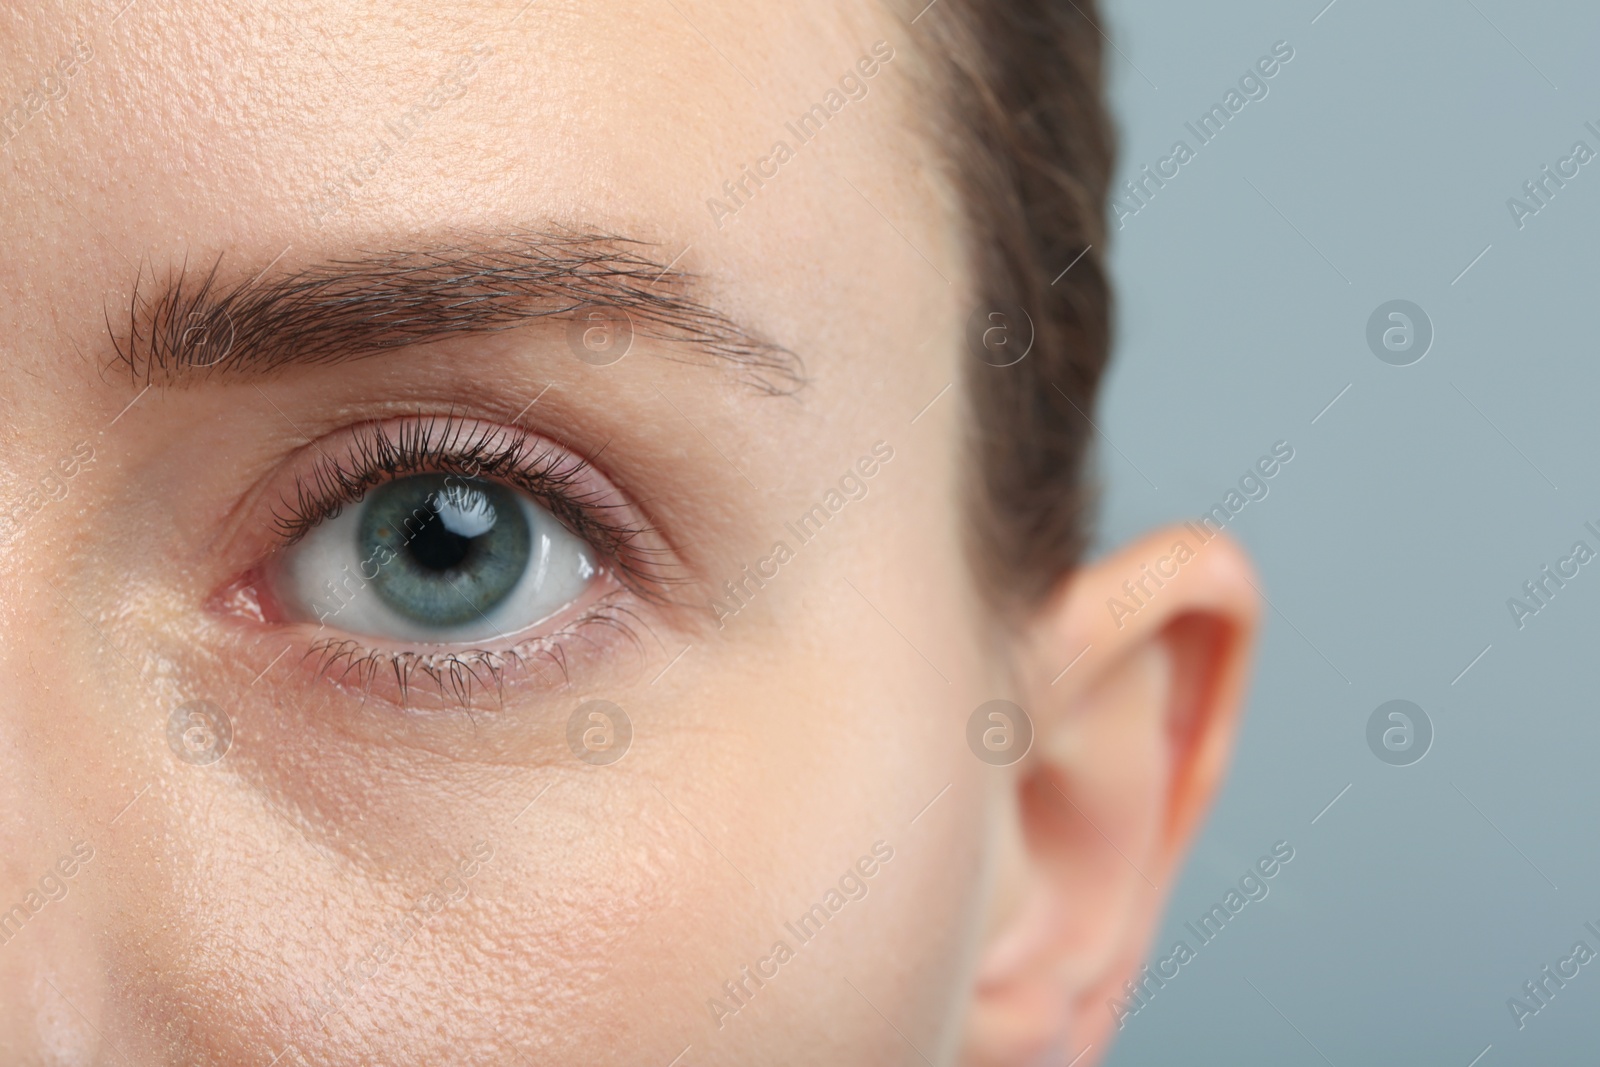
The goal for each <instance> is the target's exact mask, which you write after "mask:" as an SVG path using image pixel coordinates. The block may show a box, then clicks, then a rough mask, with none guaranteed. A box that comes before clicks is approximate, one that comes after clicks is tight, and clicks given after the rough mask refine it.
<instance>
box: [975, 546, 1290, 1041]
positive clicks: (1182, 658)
mask: <svg viewBox="0 0 1600 1067" xmlns="http://www.w3.org/2000/svg"><path fill="white" fill-rule="evenodd" d="M1163 561H1164V562H1163ZM1167 575H1170V576H1167ZM1257 600H1258V596H1257V593H1256V590H1255V587H1254V584H1253V582H1252V580H1251V576H1250V567H1249V563H1248V561H1247V560H1246V559H1245V557H1244V555H1243V553H1242V552H1241V551H1240V549H1239V548H1238V547H1237V546H1236V545H1235V544H1234V543H1233V542H1232V541H1231V540H1229V539H1227V538H1225V537H1220V536H1219V537H1213V538H1211V539H1210V540H1208V541H1204V542H1201V541H1199V539H1198V538H1197V537H1196V536H1195V534H1194V532H1193V528H1192V527H1179V528H1171V529H1166V530H1162V531H1158V532H1156V533H1154V534H1151V535H1149V536H1147V537H1145V538H1142V539H1141V540H1140V541H1138V542H1136V543H1135V544H1133V545H1130V546H1129V547H1127V548H1126V549H1124V550H1122V551H1120V552H1118V553H1116V554H1114V555H1112V556H1110V557H1107V558H1106V559H1104V560H1101V561H1098V562H1096V563H1094V564H1092V565H1089V566H1085V567H1083V568H1080V569H1079V570H1078V571H1077V572H1076V573H1075V574H1073V575H1072V576H1071V577H1070V578H1068V579H1067V580H1065V581H1064V582H1063V583H1062V586H1061V588H1060V589H1059V590H1057V592H1056V594H1055V595H1054V596H1053V597H1052V598H1051V599H1050V601H1048V602H1047V603H1046V605H1045V606H1044V608H1043V609H1042V610H1041V611H1040V612H1039V614H1038V615H1037V616H1036V617H1035V618H1034V619H1033V620H1032V621H1031V622H1030V623H1029V627H1028V633H1027V635H1026V638H1025V641H1024V644H1023V647H1021V648H1020V649H1019V651H1018V666H1019V673H1020V675H1021V679H1022V680H1021V683H1020V696H1021V700H1020V701H1019V703H1022V705H1023V707H1024V709H1025V710H1026V711H1027V712H1028V713H1029V715H1030V717H1031V718H1032V719H1033V723H1034V731H1035V738H1036V739H1035V743H1034V749H1033V751H1032V752H1031V753H1030V754H1029V756H1028V758H1027V759H1025V760H1024V761H1023V762H1021V763H1019V764H1017V765H1016V766H1014V767H1012V768H1008V769H1005V770H1002V771H997V772H996V773H997V774H1005V775H1008V776H1009V777H1008V778H1007V779H1006V780H1005V781H1004V782H1002V783H999V787H1002V788H1004V789H1005V790H1006V791H1007V793H1008V795H1009V797H1010V799H1011V802H1010V803H1008V804H1004V805H1000V806H999V807H1000V810H1001V813H1002V814H1001V815H1000V816H999V818H1000V819H1001V820H1003V823H1002V824H1001V825H997V826H995V827H994V828H993V832H994V833H996V834H997V835H999V839H1000V840H1001V841H1002V842H1004V843H1005V844H1004V845H1003V847H1002V849H1001V852H1002V854H1003V859H1002V861H1001V869H1000V871H999V873H998V875H997V892H996V894H995V897H994V900H995V904H994V910H995V914H993V915H992V916H991V923H990V927H989V928H990V929H991V930H993V931H994V933H993V936H992V937H991V939H990V942H989V944H988V946H987V949H986V951H985V952H984V954H983V957H982V962H981V964H980V967H979V972H978V975H977V978H976V983H975V988H974V995H973V1005H972V1016H971V1021H970V1024H969V1027H968V1042H967V1060H966V1062H967V1063H969V1064H973V1065H978V1064H983V1065H991V1064H992V1065H1000V1064H1008V1065H1009V1064H1018V1065H1021V1064H1031V1063H1033V1062H1038V1061H1039V1058H1040V1057H1041V1056H1045V1055H1053V1051H1052V1050H1053V1049H1056V1048H1058V1047H1064V1046H1071V1047H1070V1049H1069V1054H1068V1055H1067V1056H1066V1057H1065V1059H1062V1060H1061V1062H1066V1061H1067V1060H1070V1059H1071V1058H1072V1056H1074V1055H1077V1054H1078V1053H1079V1052H1080V1051H1082V1050H1083V1049H1084V1048H1085V1046H1088V1045H1091V1044H1092V1045H1093V1046H1095V1047H1094V1049H1093V1051H1092V1052H1091V1053H1090V1054H1089V1055H1087V1056H1085V1058H1084V1059H1083V1060H1082V1061H1080V1065H1079V1067H1083V1065H1086V1064H1088V1063H1090V1062H1093V1061H1094V1060H1095V1059H1097V1058H1098V1056H1099V1055H1100V1053H1102V1052H1103V1051H1104V1047H1105V1045H1106V1043H1107V1042H1108V1041H1109V1039H1110V1038H1111V1036H1112V1035H1113V1034H1114V1033H1115V1031H1116V1030H1117V1029H1119V1028H1120V1027H1121V1026H1124V1025H1126V1022H1127V1019H1126V1013H1125V1012H1124V1013H1121V1014H1119V1012H1118V1011H1117V1003H1118V1001H1119V1000H1120V1001H1123V1002H1126V1000H1127V996H1128V990H1127V989H1126V988H1125V986H1126V985H1127V984H1128V983H1131V982H1133V981H1134V979H1135V978H1136V977H1137V972H1138V970H1139V964H1140V962H1141V961H1142V959H1143V957H1144V955H1145V954H1146V952H1147V950H1148V948H1149V939H1150V937H1151V936H1152V934H1153V933H1154V931H1155V929H1156V926H1157V924H1158V921H1159V918H1160V907H1161V904H1162V902H1163V901H1164V899H1165V896H1166V890H1167V888H1168V886H1169V884H1170V882H1171V880H1172V877H1173V874H1174V871H1175V869H1176V866H1177V864H1178V861H1179V860H1180V859H1181V857H1182V855H1183V853H1184V851H1185V850H1186V848H1187V846H1188V844H1189V841H1190V839H1191V837H1192V835H1193V834H1194V832H1195V829H1196V827H1197V826H1198V824H1199V820H1200V818H1201V817H1202V816H1203V814H1204V812H1205V810H1206V809H1207V807H1208V806H1209V804H1210V801H1211V798H1212V796H1213V794H1214V793H1215V790H1216V788H1217V786H1218V784H1219V783H1220V780H1221V777H1222V773H1223V769H1224V766H1225V764H1226V757H1227V752H1228V749H1229V746H1230V744H1231V740H1232V735H1233V729H1234V724H1235V721H1236V718H1237V713H1238V710H1239V705H1240V702H1241V697H1242V689H1243V683H1244V678H1245V668H1246V665H1247V661H1248V657H1249V650H1250V647H1251V645H1252V642H1253V637H1254V632H1255V627H1256V621H1257V615H1258V607H1257ZM1069 664H1070V666H1068V665H1069Z"/></svg>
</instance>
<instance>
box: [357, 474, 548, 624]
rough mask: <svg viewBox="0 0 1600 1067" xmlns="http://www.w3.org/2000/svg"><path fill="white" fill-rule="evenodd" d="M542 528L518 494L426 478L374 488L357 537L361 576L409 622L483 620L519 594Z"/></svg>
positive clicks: (471, 481)
mask: <svg viewBox="0 0 1600 1067" xmlns="http://www.w3.org/2000/svg"><path fill="white" fill-rule="evenodd" d="M533 534H534V530H533V529H532V528H531V527H530V526H529V524H528V520H527V517H526V515H525V514H524V512H523V507H522V505H521V504H520V503H519V502H518V500H517V498H516V496H515V495H514V494H513V492H512V490H510V489H507V488H506V487H505V486H502V485H498V484H496V483H494V482H489V481H483V480H480V479H476V478H461V477H459V476H457V475H453V474H452V475H441V474H421V475H414V476H412V477H409V478H399V479H396V480H395V481H392V482H389V483H387V484H386V485H382V486H379V487H378V488H376V489H374V490H373V492H372V494H371V496H369V497H368V498H367V501H366V502H365V504H364V505H363V510H362V517H361V523H360V529H359V531H358V533H357V536H356V545H357V551H358V552H359V553H360V559H361V574H362V576H363V577H365V578H367V579H368V580H370V581H371V582H372V583H373V587H374V589H375V591H376V593H377V595H378V596H379V597H381V598H382V599H383V601H384V602H385V603H386V604H387V605H388V606H389V607H390V608H392V609H393V610H394V611H396V612H398V613H399V614H400V616H401V617H402V618H404V619H407V620H410V621H412V622H415V623H417V624H419V625H421V626H425V627H451V626H460V625H462V624H471V623H478V622H481V621H482V620H483V619H484V618H485V617H486V616H488V615H489V614H490V613H491V612H493V611H494V610H495V608H496V607H497V606H499V605H500V604H501V603H502V602H503V601H504V600H505V599H506V597H508V596H510V595H511V593H512V592H513V591H514V590H515V589H516V588H517V585H518V583H519V582H520V581H521V580H522V578H523V576H524V575H525V574H526V573H527V571H528V567H529V563H530V561H531V560H532V558H533V557H532V551H533Z"/></svg>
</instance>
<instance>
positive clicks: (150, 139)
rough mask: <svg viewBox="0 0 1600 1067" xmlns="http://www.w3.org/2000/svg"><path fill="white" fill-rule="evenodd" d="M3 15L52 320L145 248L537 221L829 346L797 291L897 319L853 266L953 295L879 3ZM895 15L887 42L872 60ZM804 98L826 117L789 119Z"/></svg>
mask: <svg viewBox="0 0 1600 1067" xmlns="http://www.w3.org/2000/svg"><path fill="white" fill-rule="evenodd" d="M3 19H4V21H3V24H0V26H3V28H0V65H3V67H4V68H5V69H6V70H7V71H8V72H9V76H10V79H11V83H12V84H11V86H10V90H9V91H10V93H11V96H12V97H14V98H15V99H16V100H17V101H21V102H22V107H23V108H24V110H25V111H27V110H28V108H29V105H30V102H31V103H33V104H37V105H38V109H37V111H35V112H29V113H28V114H27V115H26V118H25V120H24V121H22V122H19V123H14V126H15V129H14V131H11V132H10V141H9V143H8V144H7V146H6V151H7V153H8V155H9V159H8V161H7V166H8V167H9V170H10V173H9V174H8V175H7V176H6V179H5V180H6V184H7V185H8V186H10V188H11V189H12V191H13V195H9V196H7V197H6V202H7V206H5V207H0V227H3V228H4V231H5V233H6V237H7V242H8V247H9V248H10V249H11V250H12V255H10V256H8V257H7V259H6V261H5V262H4V263H0V280H3V281H4V282H5V286H4V288H5V290H6V291H8V292H10V293H13V294H20V293H26V292H33V293H39V292H40V291H41V289H42V288H43V287H47V286H48V287H49V291H50V296H51V298H52V299H51V301H50V302H51V304H52V307H53V308H54V309H55V311H56V314H57V317H58V318H59V317H60V316H61V314H62V313H63V312H65V313H66V316H67V317H68V318H74V319H82V318H84V317H89V318H100V310H101V307H102V305H105V304H111V305H113V306H114V305H115V304H116V303H118V300H117V294H124V293H125V292H126V291H127V290H128V289H129V288H130V286H131V283H132V280H133V277H134V275H135V274H136V273H137V272H138V270H139V269H140V268H142V267H143V268H146V269H152V268H153V269H154V270H155V271H156V272H157V273H160V272H162V271H164V270H166V269H167V268H168V267H169V266H170V265H172V264H174V263H182V262H184V261H187V262H189V263H190V264H193V263H195V262H197V261H198V262H206V261H208V260H210V259H213V258H215V257H216V256H218V255H226V256H228V257H232V258H233V259H235V260H237V261H238V262H240V263H241V265H243V264H255V265H265V264H267V263H269V262H271V261H272V260H273V258H274V257H275V256H277V255H279V254H280V253H284V254H286V256H287V258H286V259H285V261H284V262H285V263H289V262H294V261H304V260H315V259H316V258H318V257H319V256H320V255H336V254H338V253H339V252H341V251H342V250H344V249H345V248H347V247H350V246H351V245H352V244H354V245H359V246H366V247H373V246H382V245H383V244H384V243H385V242H387V241H390V240H392V239H393V238H394V236H395V235H403V234H409V233H416V232H429V231H433V230H439V229H446V228H448V229H454V230H461V229H469V230H470V229H472V228H475V227H481V228H483V229H485V230H490V231H495V232H501V231H505V230H507V229H515V228H517V227H519V226H533V225H539V224H544V223H547V222H550V221H555V222H558V223H564V224H572V225H579V226H583V227H599V228H602V229H608V230H612V231H614V232H618V233H625V234H629V235H632V236H641V237H644V238H645V239H647V240H651V241H655V242H658V243H659V244H660V246H661V248H662V250H663V252H664V256H663V258H664V259H670V258H672V257H673V256H675V255H678V254H679V253H682V254H683V255H684V256H685V259H684V261H683V262H684V265H686V266H689V267H691V268H693V269H695V270H696V271H697V272H705V273H709V274H712V275H717V274H721V275H723V276H726V277H732V278H736V279H737V284H734V285H732V286H731V288H732V289H733V290H734V291H733V292H732V293H731V294H729V295H728V298H727V299H728V300H730V301H731V302H733V303H735V304H742V305H744V306H743V307H736V308H734V309H733V310H735V311H738V312H742V313H748V314H749V315H750V317H751V319H752V320H754V322H755V323H756V324H757V325H758V326H760V327H762V328H763V329H764V330H765V332H767V333H769V334H770V335H773V336H776V337H780V338H784V339H792V340H799V339H800V336H801V335H803V334H806V333H809V334H811V335H812V337H811V340H812V341H813V343H815V344H817V345H819V346H820V347H822V348H824V349H826V348H832V347H836V346H835V345H834V344H833V343H832V339H831V338H830V337H829V336H828V334H829V333H830V331H831V329H832V327H831V326H830V324H829V323H828V322H825V321H820V320H819V318H818V316H816V315H815V314H814V313H808V312H807V311H806V310H805V309H804V308H803V307H802V306H801V303H804V302H806V301H809V302H810V303H811V304H812V306H813V307H814V306H816V305H817V304H818V303H821V304H825V305H827V306H830V307H832V308H834V309H835V314H834V315H833V316H832V317H833V318H834V319H836V320H837V319H841V318H842V319H845V320H851V319H855V320H859V319H860V318H862V317H871V316H877V317H879V318H881V317H882V314H881V313H882V310H883V304H884V300H883V298H882V297H881V296H880V297H879V298H878V299H876V300H874V299H873V298H872V297H871V296H870V294H865V293H861V292H859V291H852V290H851V288H850V285H849V284H846V283H848V282H851V281H852V280H853V278H852V276H854V275H856V274H857V273H858V271H859V270H860V269H861V268H862V267H863V266H864V265H865V264H869V263H870V264H871V265H872V271H871V276H872V277H873V278H874V279H875V281H876V283H877V286H878V287H880V291H881V289H882V287H888V293H889V294H891V295H892V299H894V300H896V301H897V302H898V303H899V304H901V305H903V306H906V308H907V311H908V312H909V315H910V316H912V317H908V318H907V320H906V321H907V322H908V323H909V322H914V321H917V319H916V317H915V316H917V315H918V313H919V312H922V313H923V315H924V317H923V318H922V321H928V320H927V318H926V317H925V313H926V310H927V308H926V307H923V308H918V307H917V305H918V304H920V303H921V301H922V300H928V301H930V302H932V301H935V300H942V299H947V296H946V290H947V288H948V286H949V284H950V280H949V279H950V276H951V274H952V271H951V270H950V269H948V267H945V268H944V269H942V270H941V269H939V268H935V267H932V266H931V263H933V262H944V260H943V259H942V258H941V255H942V252H944V251H945V250H944V249H943V248H942V244H943V242H944V241H945V240H946V237H945V235H944V234H943V233H941V232H940V231H941V228H942V227H941V225H939V224H938V223H937V222H936V220H939V219H941V218H943V217H944V216H943V213H942V212H941V210H940V208H939V197H938V196H937V194H936V193H935V191H934V183H933V182H932V181H930V180H929V178H928V174H929V173H931V171H930V170H929V168H926V167H923V166H921V165H920V164H921V163H922V162H923V161H924V160H923V157H924V156H926V155H927V154H928V152H927V148H926V146H924V145H922V144H921V143H920V140H921V139H920V138H919V137H917V136H916V135H915V134H914V133H913V119H914V117H915V115H914V109H911V108H908V107H907V99H908V97H909V93H908V90H909V88H910V80H909V78H908V75H909V69H908V68H909V50H908V47H907V46H908V44H909V39H908V37H907V34H906V27H905V25H904V23H902V22H901V21H900V20H899V19H897V18H896V17H895V16H893V15H892V14H889V13H887V12H886V11H884V10H882V9H880V8H878V7H877V6H876V5H875V4H867V3H861V4H850V3H842V2H841V3H839V4H828V3H825V4H806V5H803V7H801V6H797V5H782V4H777V3H753V4H752V3H745V4H735V3H722V2H716V3H708V2H703V0H702V2H689V0H639V2H614V3H606V4H591V3H579V2H574V0H534V2H533V3H531V4H530V3H528V2H527V0H505V2H493V3H475V4H472V5H439V4H437V3H414V2H401V3H393V2H384V3H349V2H341V3H338V4H310V5H297V6H295V7H293V8H289V7H279V6H277V5H269V6H258V5H245V4H223V3H206V2H199V0H196V2H171V0H133V3H131V4H129V5H127V6H126V7H121V6H106V7H92V6H89V5H76V6H66V5H63V6H60V7H56V6H39V7H34V8H31V9H30V10H28V11H27V12H26V13H22V12H18V11H17V10H15V9H13V10H12V11H11V12H10V13H9V14H7V15H6V16H3ZM890 41H893V42H896V44H897V45H898V47H896V45H895V44H889V45H888V46H889V47H890V48H893V49H894V52H895V56H896V60H897V61H898V63H897V62H896V61H890V62H887V63H884V62H878V61H876V60H874V58H873V48H874V45H875V43H877V42H885V43H886V44H887V43H888V42H890ZM881 52H882V48H881V47H880V54H881ZM74 57H75V58H74ZM863 60H866V61H867V67H870V68H872V69H874V74H873V75H872V76H871V77H864V76H863V75H862V74H861V73H860V72H861V71H862V70H863V69H867V68H866V67H863V64H862V61H863ZM841 83H842V84H843V85H844V86H845V90H846V91H841V89H840V86H841ZM819 107H820V108H821V111H820V112H818V111H817V109H818V108H819ZM815 113H820V114H822V115H823V116H824V117H825V119H826V129H821V130H820V131H819V130H818V128H817V127H818V126H819V123H818V122H817V120H816V119H815V118H813V119H812V120H811V122H810V123H809V124H807V123H805V122H799V125H797V121H799V120H801V119H802V117H804V116H806V115H808V114H815ZM780 144H781V145H783V146H784V148H785V149H786V151H781V152H780V151H779V149H778V146H779V145H780ZM780 159H781V163H780V162H779V160H780ZM761 174H765V175H766V177H765V178H761V177H760V175H761ZM841 261H847V262H853V263H854V264H856V268H855V269H851V270H848V271H844V272H841V271H840V270H839V264H840V262H841ZM69 264H70V269H69V267H68V265H69ZM52 271H54V272H55V273H54V274H52V273H51V272H52ZM833 279H839V280H840V281H839V284H838V285H835V284H834V282H833V281H832V280H833ZM898 283H903V285H900V288H902V289H904V290H905V291H904V292H897V291H896V286H897V284H898ZM796 287H799V288H800V289H801V290H803V291H804V300H803V301H801V302H800V303H797V301H796V293H795V290H796ZM74 300H76V301H78V303H76V304H74ZM7 311H8V313H9V315H10V317H11V318H12V319H13V322H16V321H17V320H18V318H19V317H21V318H27V317H28V312H27V311H26V309H22V308H19V307H17V306H15V305H14V306H13V307H11V308H9V309H7ZM57 325H58V326H59V325H60V323H59V322H58V323H57ZM885 325H888V326H891V327H892V328H893V329H896V330H900V329H901V326H900V325H896V324H890V323H885ZM69 340H71V342H72V343H73V344H75V345H81V344H83V343H85V342H88V341H92V340H93V338H91V337H86V336H84V335H83V334H82V333H81V331H80V332H79V333H77V334H74V335H73V336H71V337H70V338H69ZM922 340H924V338H923V337H922V336H921V335H920V334H919V335H918V336H917V337H910V338H906V341H907V347H909V346H910V345H911V344H914V343H916V342H920V341H922Z"/></svg>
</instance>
